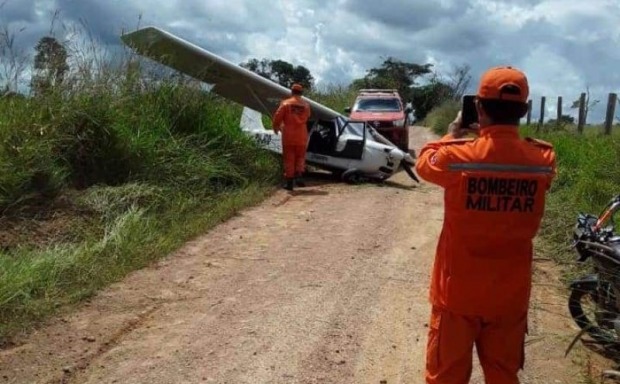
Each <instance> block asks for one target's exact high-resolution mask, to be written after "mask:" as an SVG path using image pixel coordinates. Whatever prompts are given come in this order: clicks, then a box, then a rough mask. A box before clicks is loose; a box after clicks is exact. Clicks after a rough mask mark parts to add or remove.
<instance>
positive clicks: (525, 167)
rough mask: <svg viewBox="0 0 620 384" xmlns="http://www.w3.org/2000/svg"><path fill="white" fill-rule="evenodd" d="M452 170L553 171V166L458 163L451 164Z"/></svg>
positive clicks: (450, 168)
mask: <svg viewBox="0 0 620 384" xmlns="http://www.w3.org/2000/svg"><path fill="white" fill-rule="evenodd" d="M448 169H449V170H451V171H492V172H520V173H551V172H553V168H552V167H541V166H535V165H521V164H493V163H457V164H450V165H449V166H448Z"/></svg>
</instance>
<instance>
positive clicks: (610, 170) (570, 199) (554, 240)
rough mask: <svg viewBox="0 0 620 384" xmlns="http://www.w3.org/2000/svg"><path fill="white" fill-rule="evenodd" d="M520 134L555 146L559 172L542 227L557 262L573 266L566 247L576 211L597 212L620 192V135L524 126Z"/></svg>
mask: <svg viewBox="0 0 620 384" xmlns="http://www.w3.org/2000/svg"><path fill="white" fill-rule="evenodd" d="M521 131H522V134H523V135H525V136H534V137H537V138H539V139H542V140H546V141H548V142H550V143H552V144H553V145H554V149H555V152H556V155H557V164H558V175H557V177H556V180H555V181H554V183H553V186H552V188H551V193H550V195H549V199H548V203H547V208H546V215H545V219H544V221H543V225H542V228H541V232H540V234H541V238H542V239H543V240H544V241H545V242H544V246H545V249H546V251H547V253H549V254H550V255H552V256H553V257H554V258H555V260H556V261H558V262H560V263H564V264H568V265H569V266H573V264H574V263H573V256H574V252H572V251H570V250H569V249H568V246H569V244H570V239H571V233H572V229H573V225H574V224H575V221H576V218H577V214H578V213H579V212H587V213H592V214H598V213H599V212H600V211H601V210H602V208H603V207H604V206H605V205H606V204H607V202H608V201H609V200H610V199H611V198H612V197H613V196H615V195H617V194H619V193H620V168H619V167H618V159H619V158H620V157H619V155H620V135H618V134H617V133H616V134H613V135H609V136H606V135H602V134H601V133H600V130H599V131H598V133H597V132H594V129H591V130H590V131H589V132H586V133H585V134H584V135H579V134H576V133H574V132H571V131H559V132H558V131H556V132H554V131H550V132H538V133H537V132H536V130H535V128H534V127H527V126H525V127H523V128H522V129H521Z"/></svg>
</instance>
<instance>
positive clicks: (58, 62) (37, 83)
mask: <svg viewBox="0 0 620 384" xmlns="http://www.w3.org/2000/svg"><path fill="white" fill-rule="evenodd" d="M35 50H36V52H37V53H36V55H35V57H34V72H33V75H32V79H31V87H32V90H33V92H34V94H35V95H40V94H43V93H46V92H48V91H49V90H51V89H53V88H54V87H56V86H58V85H60V84H62V82H63V80H64V78H65V74H66V73H67V71H68V70H69V65H68V64H67V59H68V57H69V55H68V54H67V50H66V49H65V47H64V46H63V45H62V44H61V43H59V42H58V40H56V38H54V37H52V36H44V37H42V38H41V39H40V40H39V42H38V43H37V46H36V47H35Z"/></svg>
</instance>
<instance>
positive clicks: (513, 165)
mask: <svg viewBox="0 0 620 384" xmlns="http://www.w3.org/2000/svg"><path fill="white" fill-rule="evenodd" d="M550 149H551V147H550V146H549V145H547V144H545V143H541V142H538V141H536V142H535V141H527V140H523V139H520V138H519V136H518V132H517V131H516V130H515V129H514V128H513V127H497V126H491V127H488V128H483V129H481V132H480V137H479V138H477V139H475V140H471V141H468V140H466V141H456V142H454V143H451V144H448V145H446V144H445V143H444V144H443V149H442V150H444V151H446V153H448V154H449V157H450V159H451V160H450V164H449V165H448V168H449V169H450V170H451V171H452V172H453V174H452V175H450V176H449V178H446V179H444V180H441V181H439V183H442V184H443V186H444V187H445V192H444V193H445V204H446V207H445V217H444V228H443V232H442V238H444V237H447V238H449V239H450V241H449V242H445V244H444V247H445V249H444V250H443V252H441V253H440V254H438V259H437V262H436V264H435V271H434V276H435V278H434V280H433V283H432V287H431V296H432V301H433V303H434V304H435V305H439V306H445V307H448V308H450V309H451V310H453V311H455V312H458V313H462V314H480V315H482V314H485V315H495V314H502V313H506V312H508V311H514V310H516V311H522V310H526V309H527V302H528V299H529V296H528V295H527V292H528V291H529V288H528V287H529V285H530V276H531V273H530V268H531V258H528V255H531V254H532V239H533V238H534V236H535V235H536V233H537V231H538V228H539V225H540V221H541V219H542V215H543V211H544V205H545V192H546V191H547V188H548V185H549V181H550V179H549V175H550V174H551V172H552V168H553V162H554V158H553V156H552V152H551V151H550ZM454 173H456V174H457V175H458V176H456V177H454V176H455V175H454ZM420 176H421V177H423V178H424V177H425V172H424V171H422V172H420ZM427 177H428V176H427ZM429 179H432V176H431V177H429ZM439 183H438V184H439ZM440 185H441V184H440ZM448 278H449V279H450V286H447V287H445V288H443V287H441V286H440V285H441V282H442V281H447V280H448Z"/></svg>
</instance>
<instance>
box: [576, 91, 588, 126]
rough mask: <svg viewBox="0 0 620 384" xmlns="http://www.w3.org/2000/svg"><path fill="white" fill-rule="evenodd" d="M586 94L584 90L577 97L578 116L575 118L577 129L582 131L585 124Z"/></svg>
mask: <svg viewBox="0 0 620 384" xmlns="http://www.w3.org/2000/svg"><path fill="white" fill-rule="evenodd" d="M585 113H586V94H585V92H584V93H582V94H581V96H580V97H579V117H578V119H577V131H578V132H579V133H583V126H584V125H585V124H586V116H585Z"/></svg>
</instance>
